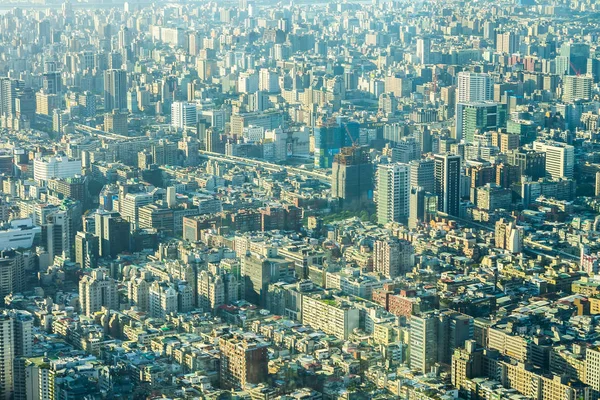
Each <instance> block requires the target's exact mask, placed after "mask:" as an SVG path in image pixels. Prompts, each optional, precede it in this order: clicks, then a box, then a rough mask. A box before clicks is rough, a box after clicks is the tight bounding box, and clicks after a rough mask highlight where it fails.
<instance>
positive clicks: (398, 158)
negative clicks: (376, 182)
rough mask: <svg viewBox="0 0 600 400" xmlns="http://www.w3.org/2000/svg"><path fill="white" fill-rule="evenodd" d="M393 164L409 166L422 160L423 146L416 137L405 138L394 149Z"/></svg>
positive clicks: (392, 151)
mask: <svg viewBox="0 0 600 400" xmlns="http://www.w3.org/2000/svg"><path fill="white" fill-rule="evenodd" d="M391 153H392V162H401V163H404V164H408V163H409V162H411V161H413V160H418V159H419V158H421V144H420V143H419V141H418V140H417V138H416V137H414V136H407V137H403V138H402V139H400V140H399V141H398V142H397V143H396V147H394V148H392V150H391Z"/></svg>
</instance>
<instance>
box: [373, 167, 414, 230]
mask: <svg viewBox="0 0 600 400" xmlns="http://www.w3.org/2000/svg"><path fill="white" fill-rule="evenodd" d="M376 182H377V222H378V223H380V224H387V223H388V222H400V221H402V220H404V219H406V218H408V206H409V201H408V198H409V192H410V170H409V168H408V165H406V164H398V163H397V164H380V165H379V167H378V168H377V177H376Z"/></svg>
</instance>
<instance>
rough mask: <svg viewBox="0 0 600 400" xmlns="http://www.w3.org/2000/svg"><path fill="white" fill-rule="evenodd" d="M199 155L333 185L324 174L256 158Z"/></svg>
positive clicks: (203, 152) (205, 152) (206, 153)
mask: <svg viewBox="0 0 600 400" xmlns="http://www.w3.org/2000/svg"><path fill="white" fill-rule="evenodd" d="M199 153H200V157H201V158H205V159H208V160H215V161H219V162H225V163H231V164H237V165H245V166H248V167H261V168H264V169H266V170H268V171H275V172H281V171H287V172H288V173H291V174H298V175H300V176H304V177H307V178H311V179H316V180H318V181H319V182H322V183H326V184H328V185H331V177H330V176H329V175H327V174H325V173H322V172H315V171H308V170H305V169H302V168H295V167H288V166H284V165H279V164H273V163H270V162H267V161H261V160H257V159H254V158H244V157H237V156H228V155H225V154H221V153H213V152H210V151H205V150H200V151H199Z"/></svg>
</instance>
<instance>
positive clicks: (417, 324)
mask: <svg viewBox="0 0 600 400" xmlns="http://www.w3.org/2000/svg"><path fill="white" fill-rule="evenodd" d="M437 322H438V318H437V316H436V315H435V314H433V313H427V314H423V315H413V316H412V317H411V318H410V368H411V369H414V370H417V371H419V372H421V373H423V374H425V373H429V372H431V367H433V366H434V364H435V363H436V362H437V343H438V340H443V339H442V338H438V330H437Z"/></svg>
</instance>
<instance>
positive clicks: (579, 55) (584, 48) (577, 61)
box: [560, 42, 590, 75]
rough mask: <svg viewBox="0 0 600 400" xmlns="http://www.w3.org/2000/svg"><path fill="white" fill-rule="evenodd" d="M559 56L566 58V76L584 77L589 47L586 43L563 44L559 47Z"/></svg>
mask: <svg viewBox="0 0 600 400" xmlns="http://www.w3.org/2000/svg"><path fill="white" fill-rule="evenodd" d="M560 56H561V57H564V58H566V64H567V65H568V67H567V68H565V69H564V70H565V71H567V75H584V74H586V73H587V72H588V71H587V60H588V58H590V45H589V44H587V43H569V42H565V43H563V44H562V45H561V46H560Z"/></svg>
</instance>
